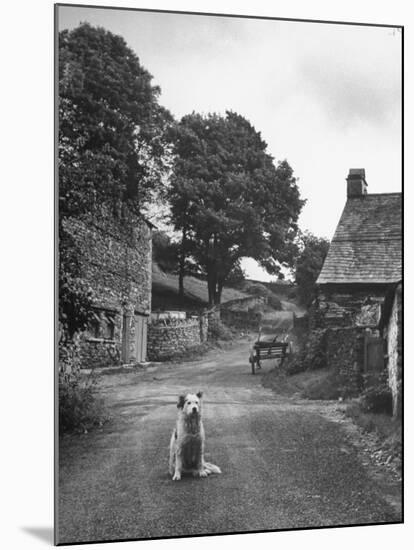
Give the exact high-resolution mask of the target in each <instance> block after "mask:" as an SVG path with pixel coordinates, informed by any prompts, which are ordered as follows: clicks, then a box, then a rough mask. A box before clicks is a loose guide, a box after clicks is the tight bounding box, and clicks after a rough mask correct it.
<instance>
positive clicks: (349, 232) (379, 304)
mask: <svg viewBox="0 0 414 550" xmlns="http://www.w3.org/2000/svg"><path fill="white" fill-rule="evenodd" d="M367 189H368V185H367V182H366V180H365V170H364V169H351V170H350V171H349V175H348V177H347V200H346V203H345V207H344V210H343V212H342V215H341V218H340V220H339V223H338V226H337V228H336V231H335V234H334V237H333V239H332V241H331V244H330V247H329V251H328V254H327V256H326V259H325V262H324V264H323V267H322V270H321V272H320V274H319V277H318V279H317V285H318V294H317V298H316V300H315V302H314V303H313V305H312V307H311V312H310V327H311V328H312V329H327V339H328V350H329V347H330V346H329V339H330V335H331V336H332V338H331V339H334V340H335V342H336V343H335V345H332V346H331V348H332V349H334V348H335V350H336V351H335V354H336V356H335V357H336V358H335V362H336V363H338V364H340V365H342V369H345V370H346V368H347V367H346V366H344V365H346V364H347V362H349V361H348V359H349V357H353V359H352V364H349V365H348V372H349V370H351V371H352V375H353V378H354V380H358V376H355V373H356V372H360V373H362V372H363V371H364V370H365V371H369V370H380V369H381V368H383V366H384V357H385V358H386V359H387V357H391V356H393V351H392V350H390V349H388V350H386V348H385V344H384V341H383V339H382V338H381V334H380V329H381V326H380V322H381V318H382V317H383V311H384V307H385V306H386V299H387V303H388V300H389V298H387V297H388V296H389V295H390V293H391V294H392V293H393V292H394V291H395V288H396V286H397V285H398V284H399V283H400V281H401V278H402V235H401V233H402V231H401V229H402V228H401V217H402V196H401V193H372V194H368V191H367ZM357 340H358V343H356V341H357ZM394 340H395V341H396V339H389V341H390V342H391V343H390V345H392V346H393V345H394V344H393V342H394ZM340 342H348V343H349V344H348V345H347V346H345V347H344V349H341V350H340V351H339V348H338V345H339V343H340ZM344 345H345V344H344ZM348 348H349V349H348ZM356 349H357V350H359V351H358V353H356V351H355V350H356ZM328 364H329V353H328ZM360 379H361V377H360Z"/></svg>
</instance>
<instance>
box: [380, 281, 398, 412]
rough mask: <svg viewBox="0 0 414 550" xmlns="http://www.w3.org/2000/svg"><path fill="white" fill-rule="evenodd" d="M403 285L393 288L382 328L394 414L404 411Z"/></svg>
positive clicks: (383, 317)
mask: <svg viewBox="0 0 414 550" xmlns="http://www.w3.org/2000/svg"><path fill="white" fill-rule="evenodd" d="M402 317H403V315H402V285H401V283H399V284H398V285H396V286H395V287H394V288H391V289H390V291H389V293H388V294H387V296H386V297H385V302H384V306H383V311H382V315H381V320H380V330H381V333H382V335H383V337H384V339H385V341H386V352H387V353H386V358H387V368H388V383H389V386H390V388H391V393H392V401H393V415H394V416H401V413H402V367H403V354H402V330H403V328H402V323H403V319H402Z"/></svg>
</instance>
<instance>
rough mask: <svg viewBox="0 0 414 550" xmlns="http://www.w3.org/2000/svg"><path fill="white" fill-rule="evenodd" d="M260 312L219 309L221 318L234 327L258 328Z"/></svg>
mask: <svg viewBox="0 0 414 550" xmlns="http://www.w3.org/2000/svg"><path fill="white" fill-rule="evenodd" d="M261 318H262V314H261V313H260V312H258V311H233V310H231V309H222V310H221V320H222V321H223V322H224V323H226V324H227V325H230V326H232V327H235V328H239V329H252V330H258V328H259V324H260V319H261Z"/></svg>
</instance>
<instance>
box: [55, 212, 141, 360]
mask: <svg viewBox="0 0 414 550" xmlns="http://www.w3.org/2000/svg"><path fill="white" fill-rule="evenodd" d="M62 224H63V225H64V228H65V230H66V232H67V233H68V234H69V235H70V238H71V241H72V246H73V250H74V255H75V257H76V259H77V261H78V262H79V266H80V271H81V276H82V277H83V278H84V279H85V280H86V281H87V282H89V284H90V285H91V286H92V288H93V291H94V313H95V319H96V322H95V321H93V322H92V325H91V327H90V329H89V330H88V331H85V333H84V334H83V335H82V338H81V356H82V360H83V366H84V367H90V366H108V365H114V364H119V363H120V362H121V361H122V334H123V324H124V323H128V326H127V331H128V333H129V342H130V354H129V358H128V361H129V362H134V361H135V355H136V350H135V338H134V334H135V318H134V315H135V314H140V315H142V316H145V317H146V316H148V315H149V313H150V310H151V262H152V242H151V227H150V225H149V224H148V223H146V222H145V221H144V220H143V219H142V218H139V217H138V216H136V215H133V214H131V213H128V212H124V214H123V217H122V219H121V220H117V219H115V218H114V217H113V216H112V215H111V213H109V212H100V213H94V215H93V216H92V215H91V216H88V217H83V218H82V219H79V218H67V219H64V220H62ZM109 321H110V322H109Z"/></svg>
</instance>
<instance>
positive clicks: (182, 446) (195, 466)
mask: <svg viewBox="0 0 414 550" xmlns="http://www.w3.org/2000/svg"><path fill="white" fill-rule="evenodd" d="M202 395H203V394H202V392H198V393H197V394H193V393H188V394H187V395H185V396H184V395H180V397H179V399H178V403H177V407H178V418H177V425H176V427H175V429H174V430H173V433H172V436H171V442H170V465H169V471H170V474H171V475H172V476H173V480H174V481H179V480H180V479H181V474H183V473H185V474H186V473H191V474H193V476H194V477H207V476H208V475H209V474H221V470H220V468H219V467H218V466H216V465H215V464H210V462H205V460H204V441H205V436H204V428H203V423H202V421H201V397H202Z"/></svg>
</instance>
